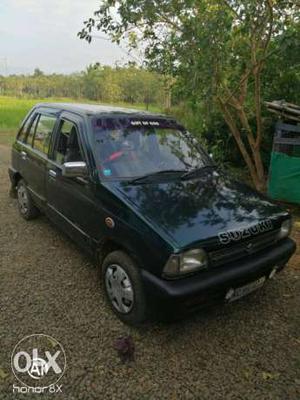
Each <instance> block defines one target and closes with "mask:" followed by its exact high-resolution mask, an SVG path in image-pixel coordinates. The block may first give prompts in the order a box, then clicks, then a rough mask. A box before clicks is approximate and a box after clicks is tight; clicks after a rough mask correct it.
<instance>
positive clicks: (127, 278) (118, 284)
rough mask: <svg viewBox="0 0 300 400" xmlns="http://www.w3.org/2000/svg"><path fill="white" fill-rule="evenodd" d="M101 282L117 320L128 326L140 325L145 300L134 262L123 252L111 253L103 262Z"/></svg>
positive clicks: (144, 308) (144, 313)
mask: <svg viewBox="0 0 300 400" xmlns="http://www.w3.org/2000/svg"><path fill="white" fill-rule="evenodd" d="M102 281H103V286H104V288H105V294H106V297H107V300H108V303H109V305H110V307H111V309H112V310H113V312H114V313H115V314H116V315H117V316H118V318H119V319H120V320H121V321H122V322H124V323H125V324H128V325H133V326H137V325H140V324H141V323H142V322H143V321H144V320H145V319H146V300H145V293H144V289H143V285H142V280H141V276H140V272H139V269H138V267H137V265H136V263H135V261H134V260H133V259H132V258H131V257H129V255H127V254H126V253H125V252H123V251H119V250H117V251H113V252H112V253H110V254H109V255H108V256H107V257H106V258H105V259H104V261H103V264H102Z"/></svg>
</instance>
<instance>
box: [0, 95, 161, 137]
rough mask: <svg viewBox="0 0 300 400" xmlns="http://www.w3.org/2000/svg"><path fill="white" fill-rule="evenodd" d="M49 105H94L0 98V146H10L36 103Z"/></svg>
mask: <svg viewBox="0 0 300 400" xmlns="http://www.w3.org/2000/svg"><path fill="white" fill-rule="evenodd" d="M43 102H44V103H49V102H58V103H65V102H68V103H72V102H81V103H92V104H99V103H95V102H92V101H89V100H86V99H81V100H78V99H77V100H74V99H69V98H47V99H26V98H17V97H9V96H0V144H11V143H12V141H13V139H14V137H15V135H16V132H17V130H18V127H19V126H20V124H21V122H22V120H23V119H24V117H25V116H26V114H27V113H28V111H29V110H30V109H31V107H33V106H34V105H35V104H37V103H43ZM114 105H116V106H121V107H129V108H137V109H141V110H144V109H145V105H144V104H134V105H132V104H126V103H118V104H114ZM150 110H151V111H153V112H159V111H160V110H159V108H158V107H155V106H151V107H150Z"/></svg>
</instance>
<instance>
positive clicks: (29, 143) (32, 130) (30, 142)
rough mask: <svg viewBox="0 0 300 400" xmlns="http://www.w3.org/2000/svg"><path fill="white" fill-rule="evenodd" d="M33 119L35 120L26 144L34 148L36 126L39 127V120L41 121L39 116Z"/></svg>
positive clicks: (36, 115)
mask: <svg viewBox="0 0 300 400" xmlns="http://www.w3.org/2000/svg"><path fill="white" fill-rule="evenodd" d="M33 119H34V120H33V123H32V124H31V127H30V129H29V132H28V134H27V137H26V140H25V143H27V144H28V145H29V146H32V141H33V137H34V133H35V129H36V125H37V123H38V120H39V115H38V114H35V116H34V118H33Z"/></svg>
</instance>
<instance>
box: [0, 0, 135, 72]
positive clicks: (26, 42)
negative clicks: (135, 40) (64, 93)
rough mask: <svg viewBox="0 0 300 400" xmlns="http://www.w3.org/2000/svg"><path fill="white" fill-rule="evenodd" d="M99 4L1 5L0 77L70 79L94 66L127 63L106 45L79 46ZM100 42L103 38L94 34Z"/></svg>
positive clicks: (33, 0) (19, 0)
mask: <svg viewBox="0 0 300 400" xmlns="http://www.w3.org/2000/svg"><path fill="white" fill-rule="evenodd" d="M99 4H100V0H0V75H1V74H3V75H6V74H19V73H25V74H28V73H32V72H33V70H34V69H35V68H36V67H38V68H40V69H41V70H42V71H44V72H46V73H53V72H57V73H72V72H78V71H82V70H83V69H85V67H86V66H87V65H89V64H91V63H94V62H100V63H101V64H105V65H114V64H115V63H116V62H124V61H128V56H126V53H124V50H122V49H120V48H119V47H118V46H117V45H116V44H113V43H111V42H110V41H105V40H99V39H94V40H93V41H92V43H91V44H88V43H87V42H86V41H83V40H80V39H79V38H78V37H77V32H78V31H80V30H81V29H82V27H83V21H84V20H85V19H87V18H88V17H90V16H92V14H93V11H95V10H96V9H97V8H98V6H99ZM95 34H98V35H101V36H104V35H103V34H102V33H98V32H97V33H95Z"/></svg>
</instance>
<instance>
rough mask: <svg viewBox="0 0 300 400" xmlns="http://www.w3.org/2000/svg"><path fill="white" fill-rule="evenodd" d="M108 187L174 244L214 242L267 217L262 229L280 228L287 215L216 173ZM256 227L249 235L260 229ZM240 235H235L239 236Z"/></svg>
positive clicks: (187, 244) (259, 222)
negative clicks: (183, 178) (265, 225)
mask: <svg viewBox="0 0 300 400" xmlns="http://www.w3.org/2000/svg"><path fill="white" fill-rule="evenodd" d="M110 189H111V190H112V191H113V192H114V193H115V194H116V195H117V196H118V197H119V198H121V199H122V200H123V201H124V202H126V203H127V204H128V205H129V206H131V208H133V210H134V211H135V212H137V213H138V214H139V215H140V216H141V217H142V218H144V219H145V220H146V221H147V222H148V224H150V225H151V226H152V228H154V229H155V230H156V231H157V232H158V233H159V234H161V236H163V237H165V238H166V237H167V238H169V239H171V241H172V244H173V245H174V246H175V247H176V248H178V249H181V248H187V247H191V246H193V245H195V243H198V242H203V241H205V242H206V243H207V244H209V245H210V246H212V247H214V245H216V243H219V242H220V241H221V240H220V235H221V234H222V233H224V232H231V233H232V234H233V235H234V233H236V232H242V231H243V230H244V229H248V228H251V227H254V228H255V229H256V227H257V225H258V224H264V223H265V222H267V223H268V224H269V225H267V227H266V229H262V231H265V230H271V229H275V228H276V227H279V224H280V221H281V219H282V218H283V217H286V216H287V215H288V214H287V213H285V212H284V211H283V210H282V209H281V208H280V207H278V206H277V205H275V204H274V203H272V202H271V201H270V200H268V199H267V198H266V197H264V196H262V195H260V194H259V193H257V192H256V191H254V190H253V189H251V188H250V187H248V186H246V185H244V184H241V183H238V182H236V181H233V180H231V179H230V178H228V177H227V176H224V175H220V174H219V173H217V172H216V171H214V172H207V173H204V174H203V175H202V176H200V177H198V178H197V179H193V180H180V179H176V180H169V181H162V180H159V181H157V180H156V181H155V182H150V183H138V184H129V183H125V182H114V183H110ZM255 229H253V230H252V231H250V236H251V234H252V233H253V234H255V235H256V234H259V233H260V232H257V231H256V230H255ZM242 239H243V235H240V236H239V237H238V240H242Z"/></svg>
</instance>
